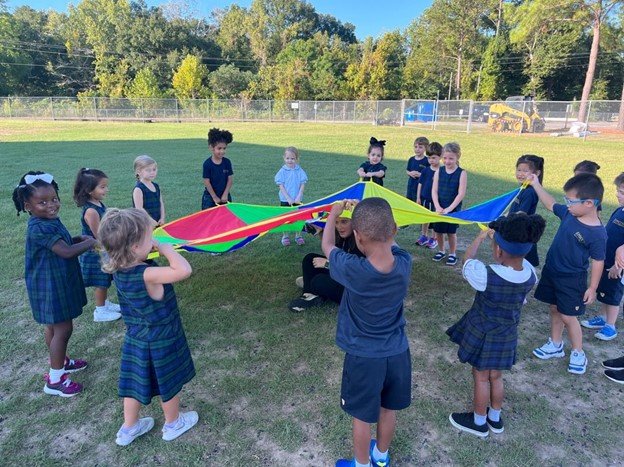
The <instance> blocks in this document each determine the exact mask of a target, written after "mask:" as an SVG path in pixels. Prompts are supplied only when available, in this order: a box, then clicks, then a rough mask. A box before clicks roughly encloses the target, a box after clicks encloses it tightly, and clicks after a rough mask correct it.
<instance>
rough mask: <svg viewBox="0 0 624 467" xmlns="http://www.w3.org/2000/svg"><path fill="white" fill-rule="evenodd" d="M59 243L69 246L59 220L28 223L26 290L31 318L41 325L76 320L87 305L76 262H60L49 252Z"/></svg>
mask: <svg viewBox="0 0 624 467" xmlns="http://www.w3.org/2000/svg"><path fill="white" fill-rule="evenodd" d="M59 240H63V241H64V242H65V243H67V244H68V245H71V244H72V239H71V235H70V234H69V232H68V231H67V229H66V228H65V226H64V225H63V223H62V222H61V220H60V219H58V218H57V219H41V218H39V217H31V218H30V219H28V229H27V231H26V261H25V264H26V268H25V278H26V290H27V291H28V299H29V301H30V307H31V309H32V314H33V318H35V321H37V322H38V323H41V324H55V323H62V322H64V321H69V320H71V319H74V318H77V317H78V316H80V315H81V314H82V307H83V306H85V305H86V304H87V295H86V294H85V289H84V284H83V283H82V274H81V273H80V264H78V259H77V258H70V259H64V258H61V257H60V256H58V255H57V254H56V253H54V252H53V251H52V247H53V246H54V244H55V243H56V242H58V241H59Z"/></svg>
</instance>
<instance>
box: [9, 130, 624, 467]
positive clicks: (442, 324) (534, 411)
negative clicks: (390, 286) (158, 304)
mask: <svg viewBox="0 0 624 467" xmlns="http://www.w3.org/2000/svg"><path fill="white" fill-rule="evenodd" d="M210 126H211V125H210V124H206V123H202V124H199V123H198V124H194V123H193V124H190V123H185V124H142V123H131V124H124V123H85V122H38V121H7V120H5V121H0V161H1V163H2V172H1V173H0V181H1V184H0V189H1V197H2V200H3V202H2V203H0V215H1V216H2V217H1V218H2V222H1V223H0V238H2V249H1V250H0V255H1V256H0V258H1V264H2V269H3V274H2V276H1V278H0V284H1V287H0V307H1V309H2V313H1V314H0V329H1V330H0V338H1V344H0V359H1V361H2V365H1V366H0V459H3V460H2V463H5V462H6V463H7V464H12V465H14V464H26V463H27V464H29V465H42V464H49V463H51V462H56V463H60V464H72V465H96V464H97V465H137V464H162V465H209V464H211V465H236V466H238V465H253V466H256V465H258V466H259V465H269V464H273V465H288V466H299V465H301V466H308V465H324V466H327V465H333V462H334V460H335V459H336V458H338V457H344V456H350V453H351V431H350V430H351V424H350V419H349V417H347V416H346V415H345V414H344V413H343V412H342V410H341V409H340V407H339V390H340V375H341V368H342V357H343V354H342V352H341V351H340V350H339V349H338V348H337V347H336V346H335V344H334V334H335V318H336V311H337V310H336V308H335V307H333V306H323V307H320V308H318V309H314V310H310V311H308V312H305V313H301V314H293V313H291V312H289V311H288V310H287V308H286V305H287V303H288V302H289V301H290V300H291V299H292V298H294V297H296V296H297V294H298V293H299V289H297V287H296V286H295V283H294V279H295V277H296V276H298V275H300V261H301V259H302V258H303V256H304V255H305V254H306V253H308V252H313V251H314V252H318V251H320V245H319V243H318V240H317V239H314V238H311V237H308V242H307V243H306V245H305V246H303V247H296V246H291V247H288V248H284V247H282V246H281V245H280V242H279V235H268V236H265V237H264V238H262V239H260V240H259V241H257V242H255V243H253V244H251V245H250V246H248V247H246V248H244V249H242V250H239V251H237V252H234V253H232V254H227V255H223V256H217V257H215V256H210V255H201V254H195V255H187V257H188V258H189V261H190V262H191V264H192V266H193V270H194V271H193V275H192V277H191V278H190V279H188V280H186V281H185V282H183V283H180V284H178V285H177V286H176V290H177V295H178V299H179V304H180V309H181V314H182V317H183V321H184V325H185V328H186V333H187V337H188V340H189V345H190V347H191V351H192V353H193V357H194V361H195V365H196V369H197V376H196V378H195V379H194V380H193V381H192V382H191V383H190V384H188V385H187V386H186V387H185V389H184V390H183V392H182V393H181V398H182V403H183V406H184V408H185V409H193V410H197V411H198V412H199V415H200V422H199V424H198V426H197V427H196V428H195V429H193V430H192V431H190V432H189V433H187V434H186V435H184V437H182V438H180V439H179V440H176V441H174V442H172V443H169V444H166V445H165V442H164V441H162V440H161V438H160V432H159V429H160V427H161V426H162V423H163V416H162V412H161V410H160V406H159V404H158V402H157V401H154V403H152V404H151V405H150V406H148V407H146V408H145V409H144V411H143V414H144V415H150V416H153V417H155V419H156V428H155V429H154V430H153V432H151V433H150V434H148V435H146V436H144V437H142V438H140V439H139V440H138V441H136V442H135V443H133V444H132V445H130V446H128V447H126V448H119V447H117V446H116V445H115V442H114V441H115V433H116V431H117V429H118V428H119V426H120V424H121V422H122V407H121V402H120V401H119V399H118V397H117V376H118V365H119V355H120V346H121V342H122V337H123V333H124V326H123V323H122V322H121V321H119V322H115V323H94V322H93V321H92V317H91V313H92V311H93V303H92V302H90V304H89V305H88V306H87V307H85V311H84V313H83V315H82V316H81V317H80V318H78V319H76V320H75V322H74V326H75V330H74V335H73V337H72V339H71V341H70V348H69V351H70V353H71V355H75V356H77V357H80V358H86V359H87V360H89V363H90V364H89V368H88V369H87V370H85V371H84V372H81V373H79V374H77V375H76V378H75V379H76V380H77V381H79V382H81V383H83V384H84V385H85V391H84V393H83V394H81V395H79V396H77V397H75V398H73V399H61V398H54V397H50V396H47V395H45V394H44V393H43V391H42V387H43V384H44V381H43V377H42V375H43V373H44V372H45V371H46V370H47V368H48V366H47V350H46V347H45V344H44V341H43V328H42V327H41V326H39V325H37V324H36V323H35V322H34V320H33V319H32V315H31V312H30V308H29V305H28V299H27V296H26V290H25V287H24V280H23V268H24V266H23V263H24V247H23V245H24V235H25V228H26V222H27V216H25V215H22V216H20V217H16V216H15V210H14V208H13V205H12V202H11V200H10V198H11V192H12V190H13V187H14V186H15V185H16V184H17V182H18V180H19V178H20V176H21V175H22V174H23V173H24V172H26V171H28V170H34V169H37V170H44V171H49V172H50V173H52V174H54V175H55V178H56V179H57V181H58V183H59V185H60V187H61V198H62V201H63V203H64V204H63V207H62V210H61V219H62V220H63V222H64V224H65V225H66V226H67V227H68V229H69V230H70V232H72V233H78V232H79V225H80V210H79V209H78V208H77V207H75V205H73V203H72V201H71V195H70V193H71V190H72V185H73V181H74V178H75V175H76V172H77V170H78V169H79V168H80V167H92V168H99V169H102V170H104V171H105V172H106V173H107V174H108V175H109V177H110V188H111V191H110V193H109V196H108V198H107V200H106V204H107V205H108V206H109V207H113V206H116V207H128V206H130V205H131V190H132V187H133V185H134V177H133V173H132V161H133V159H134V157H136V156H137V155H139V154H149V155H151V156H152V157H154V158H155V159H156V160H157V161H158V164H159V176H158V182H159V183H160V185H161V187H162V190H163V195H164V198H165V202H166V207H167V217H168V220H173V219H175V218H178V217H181V216H183V215H186V214H189V213H191V212H194V211H196V210H198V209H199V207H200V200H201V193H202V189H203V186H202V180H201V165H202V162H203V160H204V159H205V158H206V155H207V146H206V138H205V137H206V133H207V130H208V128H210ZM219 126H221V127H225V128H228V129H230V130H231V131H232V132H233V133H234V143H232V144H231V145H230V147H229V148H228V157H230V159H231V160H232V163H233V165H234V171H235V183H234V187H233V190H232V193H233V197H234V200H235V201H239V202H249V203H256V204H271V205H275V204H277V200H278V199H277V189H276V187H275V185H274V183H273V177H274V175H275V173H276V172H277V170H278V169H279V167H280V166H281V164H282V152H283V148H284V147H285V146H289V145H294V146H297V147H298V148H299V149H300V152H301V154H302V161H301V164H302V166H303V168H304V169H305V170H306V171H307V173H308V176H309V178H310V182H309V184H308V187H307V188H306V199H307V200H308V201H310V200H313V199H316V198H319V197H321V196H323V195H326V194H329V193H332V192H334V191H337V190H338V189H340V188H343V187H345V186H347V185H350V184H351V183H353V182H354V181H356V175H355V171H356V169H357V167H358V166H359V164H360V163H361V162H362V161H363V160H364V156H365V151H366V148H367V141H368V139H369V138H370V136H375V137H377V138H380V139H386V140H388V145H387V147H386V163H387V166H388V168H389V170H388V176H387V178H386V187H388V188H390V189H392V190H395V191H397V192H399V193H403V192H404V190H405V185H406V175H405V171H404V169H405V163H406V160H407V158H408V157H409V156H410V155H411V154H412V151H411V148H412V141H413V139H414V138H415V137H416V136H419V135H421V134H424V135H426V136H428V137H429V139H430V140H437V141H440V142H442V143H445V142H448V141H452V140H455V141H458V142H459V143H460V144H461V146H462V149H463V156H462V159H461V165H462V166H463V167H464V168H465V169H466V170H467V171H468V174H469V175H468V195H467V203H466V204H467V205H473V204H476V203H478V202H481V201H484V200H486V199H489V198H491V197H493V196H495V195H498V194H500V193H503V192H505V191H508V190H510V189H512V188H514V187H515V186H516V183H515V178H514V170H515V169H514V168H515V165H514V164H515V160H516V159H517V157H518V156H519V155H521V154H523V153H535V154H540V155H542V156H544V157H545V158H546V168H545V185H546V187H547V188H548V189H549V190H550V191H551V193H553V194H554V195H556V196H557V197H559V198H560V197H561V196H562V192H561V186H562V185H563V183H564V182H565V180H566V179H567V178H568V177H569V176H570V175H571V172H572V167H573V166H574V165H575V163H576V162H578V161H580V160H582V159H586V158H588V159H592V160H595V161H597V162H598V163H599V164H600V165H601V166H602V169H601V170H600V172H599V174H600V175H601V176H602V178H603V181H604V182H605V186H606V196H605V201H604V204H603V206H604V213H603V220H605V221H606V220H607V218H608V217H607V216H608V215H609V214H610V213H611V212H612V210H613V209H614V208H615V206H616V198H615V190H614V187H613V185H612V180H613V179H614V178H615V176H616V175H617V174H618V173H619V172H620V171H622V170H623V169H624V166H623V165H622V147H623V146H622V141H600V140H596V141H589V142H586V143H583V142H582V141H579V140H572V139H557V138H547V137H517V136H510V135H501V134H492V135H466V134H462V133H448V132H432V131H429V130H427V131H423V132H421V131H419V130H415V129H408V128H389V127H373V126H366V125H325V124H296V123H292V124H278V123H274V124H269V123H266V124H261V123H231V124H230V123H220V124H219ZM541 213H542V214H543V215H544V216H545V217H546V219H547V221H548V231H547V234H546V235H545V237H544V238H543V239H542V241H541V243H540V257H541V258H542V260H543V258H544V257H545V254H546V250H547V248H548V246H549V244H550V241H551V239H552V236H553V234H554V232H555V229H556V227H557V225H558V222H557V220H556V218H555V217H554V216H553V215H551V214H549V213H546V212H544V211H543V210H542V211H541ZM418 232H419V229H418V228H417V227H411V228H409V229H404V230H403V229H402V230H401V231H400V232H399V235H398V242H399V243H400V244H401V245H402V246H404V247H406V248H407V249H408V250H409V251H410V252H412V253H413V255H414V268H413V271H412V282H411V283H412V286H411V289H410V293H409V295H408V297H407V300H406V304H405V313H406V317H407V319H408V325H407V333H408V337H409V339H410V345H411V350H412V357H413V402H412V406H411V407H410V408H409V409H407V410H405V411H403V412H401V413H400V415H399V423H398V429H397V433H396V437H395V441H394V443H393V446H392V455H393V462H394V464H395V465H423V464H428V465H431V464H445V465H448V464H459V465H484V464H488V465H562V464H570V463H571V464H575V465H586V464H599V465H600V464H617V463H619V462H621V460H622V458H623V456H624V450H623V448H622V445H621V444H620V443H621V437H622V433H624V409H623V408H622V404H621V399H622V396H623V394H624V392H623V388H621V387H619V386H618V385H616V384H615V383H612V382H610V381H608V380H607V379H606V378H604V377H603V376H602V374H601V373H602V372H601V368H600V361H601V360H603V359H604V358H611V357H615V356H619V355H620V354H621V353H622V346H621V342H622V339H623V337H621V336H620V337H619V338H618V339H616V340H615V341H612V342H607V343H605V342H602V341H598V340H596V339H594V338H593V335H592V334H593V332H585V343H586V351H587V355H588V358H589V361H590V363H589V368H588V371H587V373H586V374H585V375H584V376H573V375H570V374H568V373H567V371H566V368H567V358H566V359H562V360H559V361H547V362H542V361H538V360H537V359H535V358H534V357H532V356H531V349H532V348H534V347H535V346H537V345H541V344H542V343H543V341H544V340H545V339H546V337H547V335H548V329H549V324H548V314H547V309H546V307H545V306H543V305H542V304H540V303H539V302H536V301H535V300H534V299H531V300H530V301H529V303H528V304H527V305H526V306H525V308H524V310H523V318H522V322H521V326H520V341H519V360H518V363H517V365H516V366H515V367H514V369H513V370H512V371H510V372H508V373H507V374H506V375H505V382H506V390H507V393H506V401H505V405H504V412H503V416H504V417H505V421H506V430H505V433H504V434H502V435H491V436H490V437H489V439H486V440H481V439H476V438H475V437H472V436H470V435H467V434H464V433H461V434H460V433H459V432H458V431H457V430H455V429H454V428H453V427H451V426H450V424H449V422H448V414H449V413H450V412H452V411H464V410H468V409H470V404H471V398H472V394H471V390H472V383H471V375H470V368H469V366H467V365H462V364H460V363H459V362H458V360H457V357H456V351H457V348H456V347H455V346H454V345H453V344H451V343H450V341H449V340H448V339H447V337H446V335H445V334H444V331H445V329H446V328H447V327H448V326H449V325H451V324H453V323H454V322H455V321H456V320H457V319H458V318H459V317H460V316H461V315H462V314H463V313H464V312H465V311H466V310H467V309H468V307H469V306H470V304H471V303H472V299H473V296H474V294H473V292H471V289H470V288H469V286H468V285H467V284H466V283H464V281H463V280H462V279H461V275H460V268H459V267H456V268H450V267H446V266H444V265H440V264H437V263H433V262H432V261H431V256H432V254H431V252H430V251H428V250H427V251H425V250H423V249H419V248H418V247H416V246H414V245H413V242H414V240H415V238H416V236H417V233H418ZM475 233H476V228H475V227H462V228H460V230H459V239H460V250H463V247H464V246H465V245H466V244H467V243H468V242H470V241H471V240H472V237H473V236H474V234H475ZM482 253H483V256H482V258H485V259H486V260H487V259H488V248H486V247H483V249H482ZM111 295H112V296H113V297H114V292H112V294H111ZM88 296H89V297H90V299H92V292H91V291H89V292H88ZM596 309H597V306H596V305H594V306H592V308H591V311H590V313H591V312H593V311H595V310H596Z"/></svg>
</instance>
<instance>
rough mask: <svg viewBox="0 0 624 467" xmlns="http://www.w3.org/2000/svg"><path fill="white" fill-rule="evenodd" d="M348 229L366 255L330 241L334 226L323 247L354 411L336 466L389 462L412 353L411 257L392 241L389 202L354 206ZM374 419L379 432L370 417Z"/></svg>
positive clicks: (336, 213) (346, 393) (346, 404)
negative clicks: (347, 446)
mask: <svg viewBox="0 0 624 467" xmlns="http://www.w3.org/2000/svg"><path fill="white" fill-rule="evenodd" d="M351 203H352V202H348V201H343V202H341V203H338V204H335V205H334V206H333V207H332V210H331V212H330V214H329V218H328V219H327V223H328V225H332V224H334V223H335V222H336V219H337V218H338V217H340V216H341V214H342V212H343V210H344V209H345V208H346V207H348V206H349V204H351ZM351 222H352V226H353V232H354V235H355V241H356V244H357V247H358V248H359V250H360V251H361V252H362V253H363V254H364V256H365V258H360V257H358V256H356V255H354V254H349V253H347V252H345V251H343V250H341V249H340V248H337V247H336V246H335V238H334V235H335V234H334V231H333V230H332V229H325V232H324V233H323V240H322V246H323V252H324V253H325V255H326V256H327V258H329V262H330V264H331V267H330V269H329V274H330V276H331V277H332V279H334V280H335V281H337V282H338V283H340V284H342V285H343V286H344V288H345V289H344V293H343V295H342V300H341V302H340V308H339V311H338V324H337V328H336V343H337V345H338V347H340V348H341V349H342V350H344V351H345V352H346V355H345V359H344V367H343V373H342V375H343V376H342V389H341V396H340V397H341V405H342V409H343V410H344V411H345V412H347V413H348V414H349V415H351V416H352V417H353V449H354V459H353V460H346V459H340V460H338V462H336V466H349V465H355V466H367V465H369V462H371V461H372V463H373V465H388V464H389V462H390V456H389V453H388V449H389V447H390V443H391V441H392V437H393V435H394V429H395V427H396V411H397V410H401V409H404V408H406V407H408V406H409V405H410V400H411V359H410V353H409V345H408V342H407V337H406V335H405V329H404V328H405V318H404V317H403V300H404V298H405V295H406V294H407V287H408V285H409V279H410V271H411V266H412V259H411V256H410V254H409V253H407V252H406V251H405V250H402V249H401V248H399V247H398V246H397V245H396V244H395V243H394V236H395V234H396V231H397V227H396V223H395V222H394V218H393V216H392V210H391V208H390V205H389V204H388V202H387V201H386V200H384V199H381V198H366V199H364V200H362V201H361V202H360V203H358V204H357V205H356V206H355V209H354V210H353V217H352V220H351ZM372 423H377V440H372V441H371V435H370V425H371V424H372Z"/></svg>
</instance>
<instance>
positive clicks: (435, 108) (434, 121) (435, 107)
mask: <svg viewBox="0 0 624 467" xmlns="http://www.w3.org/2000/svg"><path fill="white" fill-rule="evenodd" d="M439 103H440V100H439V99H436V100H435V102H434V103H433V118H432V119H431V123H432V124H431V127H432V129H434V130H435V129H436V124H437V123H438V105H439Z"/></svg>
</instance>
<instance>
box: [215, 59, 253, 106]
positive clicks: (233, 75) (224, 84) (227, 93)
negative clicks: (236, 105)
mask: <svg viewBox="0 0 624 467" xmlns="http://www.w3.org/2000/svg"><path fill="white" fill-rule="evenodd" d="M208 79H209V82H210V89H211V90H212V97H214V98H220V99H231V98H234V97H242V95H243V91H245V90H246V89H247V87H248V86H249V83H250V82H251V80H252V79H253V73H252V72H250V71H241V70H239V69H238V68H237V67H235V66H234V65H231V64H230V65H221V66H220V67H219V68H217V69H216V70H215V71H213V72H212V73H210V75H209V77H208Z"/></svg>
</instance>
